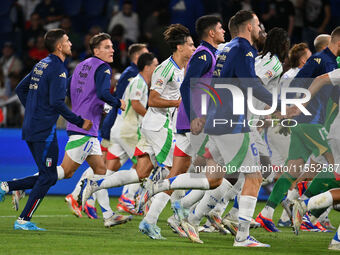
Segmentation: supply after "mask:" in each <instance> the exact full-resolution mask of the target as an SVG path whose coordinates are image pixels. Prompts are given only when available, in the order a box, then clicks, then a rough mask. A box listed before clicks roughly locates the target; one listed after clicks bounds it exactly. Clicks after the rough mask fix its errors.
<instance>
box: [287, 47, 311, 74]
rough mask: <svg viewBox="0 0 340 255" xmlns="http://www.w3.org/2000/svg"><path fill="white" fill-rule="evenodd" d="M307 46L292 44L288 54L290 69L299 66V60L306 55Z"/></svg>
mask: <svg viewBox="0 0 340 255" xmlns="http://www.w3.org/2000/svg"><path fill="white" fill-rule="evenodd" d="M306 49H309V48H308V45H307V44H306V43H299V44H294V45H293V47H292V48H291V49H290V51H289V53H288V58H289V63H290V66H291V68H295V67H298V66H299V64H300V58H301V57H302V56H303V55H305V54H306Z"/></svg>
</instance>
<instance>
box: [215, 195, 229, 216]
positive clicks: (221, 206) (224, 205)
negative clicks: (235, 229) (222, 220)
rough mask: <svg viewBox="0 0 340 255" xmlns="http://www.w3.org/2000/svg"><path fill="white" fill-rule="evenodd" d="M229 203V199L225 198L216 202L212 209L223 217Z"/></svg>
mask: <svg viewBox="0 0 340 255" xmlns="http://www.w3.org/2000/svg"><path fill="white" fill-rule="evenodd" d="M228 204H229V200H228V201H225V200H224V199H223V198H222V200H221V201H220V202H218V203H217V204H216V206H215V207H214V209H212V211H214V212H215V213H217V214H218V215H219V216H220V217H222V214H223V213H224V211H225V209H226V208H227V206H228Z"/></svg>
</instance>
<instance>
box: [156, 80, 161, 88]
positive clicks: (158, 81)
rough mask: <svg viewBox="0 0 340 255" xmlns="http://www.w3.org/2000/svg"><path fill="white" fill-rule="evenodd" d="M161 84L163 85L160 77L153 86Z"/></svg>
mask: <svg viewBox="0 0 340 255" xmlns="http://www.w3.org/2000/svg"><path fill="white" fill-rule="evenodd" d="M162 85H163V80H161V79H158V80H157V81H156V83H155V86H159V87H161V86H162Z"/></svg>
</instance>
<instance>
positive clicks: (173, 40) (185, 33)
mask: <svg viewBox="0 0 340 255" xmlns="http://www.w3.org/2000/svg"><path fill="white" fill-rule="evenodd" d="M163 35H164V40H165V41H166V42H167V43H168V44H169V46H170V49H171V51H172V52H175V51H176V50H177V45H182V44H184V43H185V42H186V40H187V37H189V36H190V32H189V29H188V28H186V27H185V26H183V25H181V24H172V25H170V26H168V28H167V29H166V30H165V31H164V33H163Z"/></svg>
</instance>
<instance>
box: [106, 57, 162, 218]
mask: <svg viewBox="0 0 340 255" xmlns="http://www.w3.org/2000/svg"><path fill="white" fill-rule="evenodd" d="M156 66H158V60H157V58H155V56H154V55H153V54H151V53H144V54H142V55H141V56H140V57H139V59H138V62H137V67H138V69H139V70H140V72H139V73H138V75H137V76H136V77H135V78H133V79H132V80H131V81H130V83H129V85H128V86H127V89H126V91H125V93H124V96H123V99H124V101H125V102H127V110H126V112H124V113H122V114H120V115H118V117H117V119H116V121H115V124H114V125H113V127H112V129H111V135H110V137H111V142H110V146H109V148H108V155H109V158H110V159H108V160H107V163H106V165H107V168H108V170H109V171H112V172H116V171H118V170H119V168H120V167H121V165H123V164H124V163H125V162H126V161H127V159H129V158H130V159H131V160H132V162H133V165H132V169H136V163H137V159H136V157H134V156H133V155H134V151H135V148H136V145H137V143H138V138H139V136H140V126H141V123H142V119H143V116H144V115H145V113H146V105H147V101H148V94H149V87H150V83H151V76H152V73H153V71H154V70H155V68H156ZM130 185H132V184H130ZM138 188H139V183H137V189H138ZM134 196H135V192H131V193H130V192H127V193H125V194H124V196H122V197H121V198H120V199H121V200H123V201H122V202H120V203H119V204H118V206H119V207H120V208H122V210H124V211H126V212H129V213H131V214H137V212H136V210H135V202H134V200H135V198H134ZM124 204H125V206H124ZM118 206H117V207H118ZM119 207H118V208H119Z"/></svg>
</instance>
